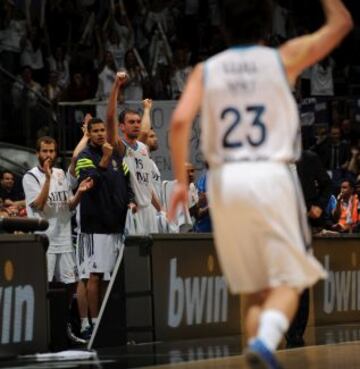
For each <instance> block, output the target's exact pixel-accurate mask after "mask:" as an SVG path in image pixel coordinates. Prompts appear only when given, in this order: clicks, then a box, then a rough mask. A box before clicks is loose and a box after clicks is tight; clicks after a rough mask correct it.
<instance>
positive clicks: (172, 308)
mask: <svg viewBox="0 0 360 369" xmlns="http://www.w3.org/2000/svg"><path fill="white" fill-rule="evenodd" d="M184 311H185V317H186V325H188V326H191V325H196V324H209V323H219V322H226V321H227V318H228V288H227V285H226V282H225V278H224V277H221V276H216V277H193V278H185V279H184V280H183V279H182V278H181V277H178V276H177V260H176V258H174V259H171V260H170V290H169V305H168V325H169V326H170V327H172V328H176V327H178V326H179V325H180V324H181V321H182V319H183V315H184Z"/></svg>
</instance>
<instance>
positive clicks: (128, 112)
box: [119, 108, 140, 124]
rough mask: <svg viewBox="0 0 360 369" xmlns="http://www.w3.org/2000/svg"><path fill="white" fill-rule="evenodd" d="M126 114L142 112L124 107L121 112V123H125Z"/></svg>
mask: <svg viewBox="0 0 360 369" xmlns="http://www.w3.org/2000/svg"><path fill="white" fill-rule="evenodd" d="M126 114H137V115H140V113H139V112H138V111H136V110H133V109H127V108H126V109H124V110H123V111H122V112H121V113H120V114H119V123H122V124H124V123H125V118H126Z"/></svg>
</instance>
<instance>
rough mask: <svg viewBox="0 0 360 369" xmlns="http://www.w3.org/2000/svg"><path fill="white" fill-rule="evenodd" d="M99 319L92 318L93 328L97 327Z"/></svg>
mask: <svg viewBox="0 0 360 369" xmlns="http://www.w3.org/2000/svg"><path fill="white" fill-rule="evenodd" d="M97 320H98V318H97V317H96V318H91V323H92V324H93V326H94V327H95V325H96V323H97Z"/></svg>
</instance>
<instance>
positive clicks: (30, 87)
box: [11, 66, 41, 108]
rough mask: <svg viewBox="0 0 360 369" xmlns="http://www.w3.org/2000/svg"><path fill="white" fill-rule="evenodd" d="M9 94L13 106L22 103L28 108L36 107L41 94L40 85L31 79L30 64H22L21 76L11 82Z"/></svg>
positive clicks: (18, 105)
mask: <svg viewBox="0 0 360 369" xmlns="http://www.w3.org/2000/svg"><path fill="white" fill-rule="evenodd" d="M11 94H12V98H13V103H14V106H15V108H21V107H23V106H24V105H26V106H28V107H29V108H34V107H36V105H37V103H38V101H39V95H40V94H41V85H40V84H39V83H37V82H35V81H34V80H33V74H32V69H31V67H30V66H23V68H22V72H21V76H20V77H18V80H17V81H16V82H14V84H13V87H12V90H11Z"/></svg>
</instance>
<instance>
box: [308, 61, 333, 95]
mask: <svg viewBox="0 0 360 369" xmlns="http://www.w3.org/2000/svg"><path fill="white" fill-rule="evenodd" d="M334 64H335V63H334V60H333V59H331V58H330V57H327V58H325V59H324V60H322V61H321V62H319V63H317V64H315V65H314V66H313V67H312V68H311V80H310V83H311V95H312V96H334V81H333V70H334Z"/></svg>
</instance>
